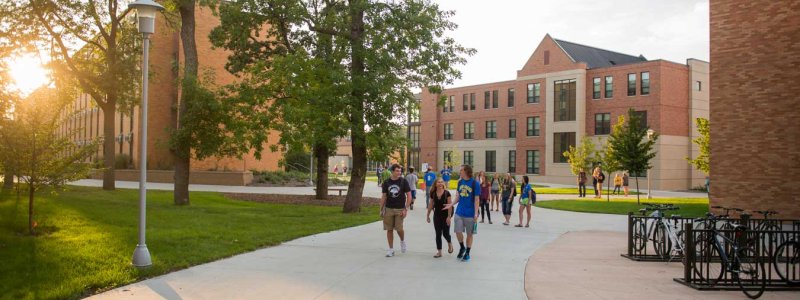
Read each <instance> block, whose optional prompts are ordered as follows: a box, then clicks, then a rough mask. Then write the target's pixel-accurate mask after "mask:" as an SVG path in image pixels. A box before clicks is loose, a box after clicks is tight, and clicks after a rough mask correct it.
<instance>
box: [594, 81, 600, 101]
mask: <svg viewBox="0 0 800 300" xmlns="http://www.w3.org/2000/svg"><path fill="white" fill-rule="evenodd" d="M592 99H600V77H595V78H594V80H593V82H592Z"/></svg>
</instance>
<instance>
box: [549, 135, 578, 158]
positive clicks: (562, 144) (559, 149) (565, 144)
mask: <svg viewBox="0 0 800 300" xmlns="http://www.w3.org/2000/svg"><path fill="white" fill-rule="evenodd" d="M569 146H572V147H575V133H574V132H556V133H553V162H554V163H566V162H567V158H566V157H564V152H567V151H569Z"/></svg>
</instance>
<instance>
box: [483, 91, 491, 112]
mask: <svg viewBox="0 0 800 300" xmlns="http://www.w3.org/2000/svg"><path fill="white" fill-rule="evenodd" d="M489 97H491V94H490V93H489V91H486V92H484V93H483V109H489Z"/></svg>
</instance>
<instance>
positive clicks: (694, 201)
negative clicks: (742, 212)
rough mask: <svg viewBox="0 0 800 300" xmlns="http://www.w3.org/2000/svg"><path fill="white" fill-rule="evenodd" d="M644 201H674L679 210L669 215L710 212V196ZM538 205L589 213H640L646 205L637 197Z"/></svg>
mask: <svg viewBox="0 0 800 300" xmlns="http://www.w3.org/2000/svg"><path fill="white" fill-rule="evenodd" d="M641 201H642V203H672V204H675V205H676V206H678V207H680V209H679V210H675V211H669V212H667V215H672V214H677V215H681V216H684V217H702V216H704V215H705V213H706V212H708V198H658V199H642V200H641ZM536 206H537V207H542V208H550V209H558V210H568V211H577V212H589V213H604V214H619V215H626V214H628V212H634V213H636V214H638V213H639V209H640V208H644V207H645V206H644V205H637V204H636V198H635V197H634V198H629V199H611V202H606V200H605V199H603V200H549V201H538V202H536Z"/></svg>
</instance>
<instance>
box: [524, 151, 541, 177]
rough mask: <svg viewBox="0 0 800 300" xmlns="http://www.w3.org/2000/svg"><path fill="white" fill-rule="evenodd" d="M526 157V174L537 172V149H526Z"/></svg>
mask: <svg viewBox="0 0 800 300" xmlns="http://www.w3.org/2000/svg"><path fill="white" fill-rule="evenodd" d="M527 154H528V155H527V159H526V161H525V162H526V163H525V165H526V170H525V173H528V174H539V151H538V150H528V151H527Z"/></svg>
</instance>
